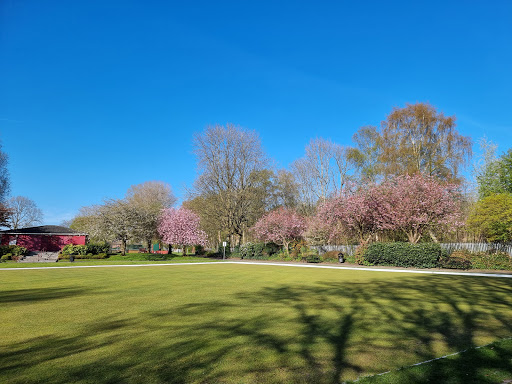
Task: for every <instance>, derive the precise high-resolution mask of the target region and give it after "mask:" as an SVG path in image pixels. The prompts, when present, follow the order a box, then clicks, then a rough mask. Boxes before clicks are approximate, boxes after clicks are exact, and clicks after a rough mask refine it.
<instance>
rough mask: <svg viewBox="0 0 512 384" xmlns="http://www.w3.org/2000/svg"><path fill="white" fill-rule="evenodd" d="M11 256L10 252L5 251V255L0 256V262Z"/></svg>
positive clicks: (9, 258)
mask: <svg viewBox="0 0 512 384" xmlns="http://www.w3.org/2000/svg"><path fill="white" fill-rule="evenodd" d="M11 256H12V255H11V254H10V253H6V254H5V255H2V256H0V263H4V262H6V261H7V260H11Z"/></svg>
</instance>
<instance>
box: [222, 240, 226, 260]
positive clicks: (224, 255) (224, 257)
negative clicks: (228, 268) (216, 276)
mask: <svg viewBox="0 0 512 384" xmlns="http://www.w3.org/2000/svg"><path fill="white" fill-rule="evenodd" d="M222 246H223V247H224V253H223V254H222V260H225V259H226V242H225V241H223V242H222Z"/></svg>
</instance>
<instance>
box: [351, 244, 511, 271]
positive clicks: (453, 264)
mask: <svg viewBox="0 0 512 384" xmlns="http://www.w3.org/2000/svg"><path fill="white" fill-rule="evenodd" d="M360 254H361V255H360V256H359V257H358V256H357V255H356V260H357V262H358V263H359V264H362V265H385V266H393V267H414V268H450V269H492V270H512V258H511V257H510V256H509V255H508V254H505V253H496V254H487V253H484V252H478V253H472V252H470V251H466V250H460V251H455V252H453V253H452V254H450V253H449V252H447V251H445V250H443V249H442V248H441V246H440V245H439V244H436V243H423V244H422V243H420V244H411V243H372V244H369V245H367V246H365V247H363V248H362V249H361V251H360Z"/></svg>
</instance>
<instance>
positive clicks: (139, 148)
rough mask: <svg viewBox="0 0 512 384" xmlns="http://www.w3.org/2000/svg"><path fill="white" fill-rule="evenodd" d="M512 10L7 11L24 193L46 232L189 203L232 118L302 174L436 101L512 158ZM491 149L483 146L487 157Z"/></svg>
mask: <svg viewBox="0 0 512 384" xmlns="http://www.w3.org/2000/svg"><path fill="white" fill-rule="evenodd" d="M511 20H512V2H510V1H505V0H504V1H487V2H483V1H451V2H450V1H428V2H427V1H425V2H419V1H418V2H416V1H403V2H399V1H386V2H381V1H366V2H363V1H358V2H355V1H350V2H349V1H332V2H318V1H315V2H313V1H310V2H301V1H290V2H287V1H280V2H276V1H268V2H267V1H254V2H246V1H233V2H223V1H208V2H206V1H205V2H197V1H183V2H173V1H129V0H124V1H117V2H116V1H108V0H103V1H94V0H87V1H52V0H45V1H39V0H35V1H31V0H24V1H18V0H2V1H1V2H0V81H1V83H0V139H1V141H2V145H3V150H4V151H5V152H6V153H7V154H8V155H9V156H10V166H9V169H10V172H11V183H12V195H23V196H27V197H29V198H31V199H33V200H34V201H35V202H36V203H37V204H38V205H39V206H40V207H41V208H42V209H43V211H44V213H45V223H46V224H58V223H60V222H61V221H62V220H63V219H69V218H71V217H72V216H73V215H74V214H75V213H76V212H77V210H78V209H79V208H80V207H81V206H83V205H90V204H95V203H101V201H102V199H103V198H107V197H122V196H123V195H124V193H125V191H126V190H127V189H128V188H129V187H130V185H133V184H138V183H142V182H144V181H148V180H163V181H165V182H168V183H170V184H171V186H172V187H173V189H174V191H175V194H176V195H177V196H178V197H184V195H185V187H186V186H190V185H191V184H192V182H193V180H194V178H195V159H194V156H193V155H192V153H191V151H192V145H191V139H192V136H193V134H194V132H199V131H201V130H203V129H204V128H205V127H206V126H207V125H208V124H215V123H220V124H225V123H227V122H231V123H234V124H238V125H241V126H243V127H246V128H250V129H254V130H257V131H258V132H259V133H260V136H261V139H262V142H263V145H264V147H265V149H266V151H267V153H268V154H269V156H270V157H272V158H274V159H275V160H276V162H277V163H278V164H279V165H280V166H281V167H287V166H288V165H289V164H290V163H291V162H292V161H293V160H295V159H296V158H299V157H301V156H302V154H303V150H304V146H305V145H306V144H307V142H308V141H309V140H310V139H311V138H314V137H317V136H320V137H325V138H330V139H332V140H334V141H336V142H338V143H340V144H345V145H350V144H351V137H352V135H353V133H354V132H355V131H356V130H357V129H358V128H359V127H361V126H363V125H368V124H373V125H378V124H379V123H380V121H382V120H383V119H385V117H386V115H387V114H388V113H389V112H390V111H391V109H392V108H393V107H394V106H404V105H405V103H407V102H409V103H414V102H417V101H422V102H430V103H431V104H433V105H434V106H436V107H437V108H438V109H439V110H441V111H443V112H444V113H445V114H447V115H456V116H457V122H458V129H459V131H460V132H461V133H462V134H464V135H469V136H471V137H472V138H473V140H474V142H476V141H477V140H478V139H479V138H480V137H482V136H484V135H486V136H487V137H488V138H489V139H491V140H493V141H495V142H496V143H498V144H499V149H500V150H501V151H504V150H506V149H508V148H510V147H512V113H511V111H512V99H511V97H510V92H511V89H512V71H511V70H510V68H511V63H512V22H511ZM475 150H476V148H475Z"/></svg>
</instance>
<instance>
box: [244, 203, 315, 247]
mask: <svg viewBox="0 0 512 384" xmlns="http://www.w3.org/2000/svg"><path fill="white" fill-rule="evenodd" d="M305 229H306V223H305V220H304V218H303V217H302V216H300V215H299V214H297V213H296V212H295V211H293V210H291V209H287V208H279V209H276V210H274V211H272V212H269V213H267V214H266V215H264V216H263V217H262V218H261V219H259V220H258V221H257V222H256V224H255V225H254V227H253V232H254V234H255V235H256V237H257V238H258V239H259V240H261V241H264V242H273V243H276V244H278V245H282V246H283V248H284V249H285V251H286V254H288V255H289V251H288V247H289V245H290V242H292V241H293V240H295V239H298V238H300V237H301V236H302V233H303V232H304V231H305Z"/></svg>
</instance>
